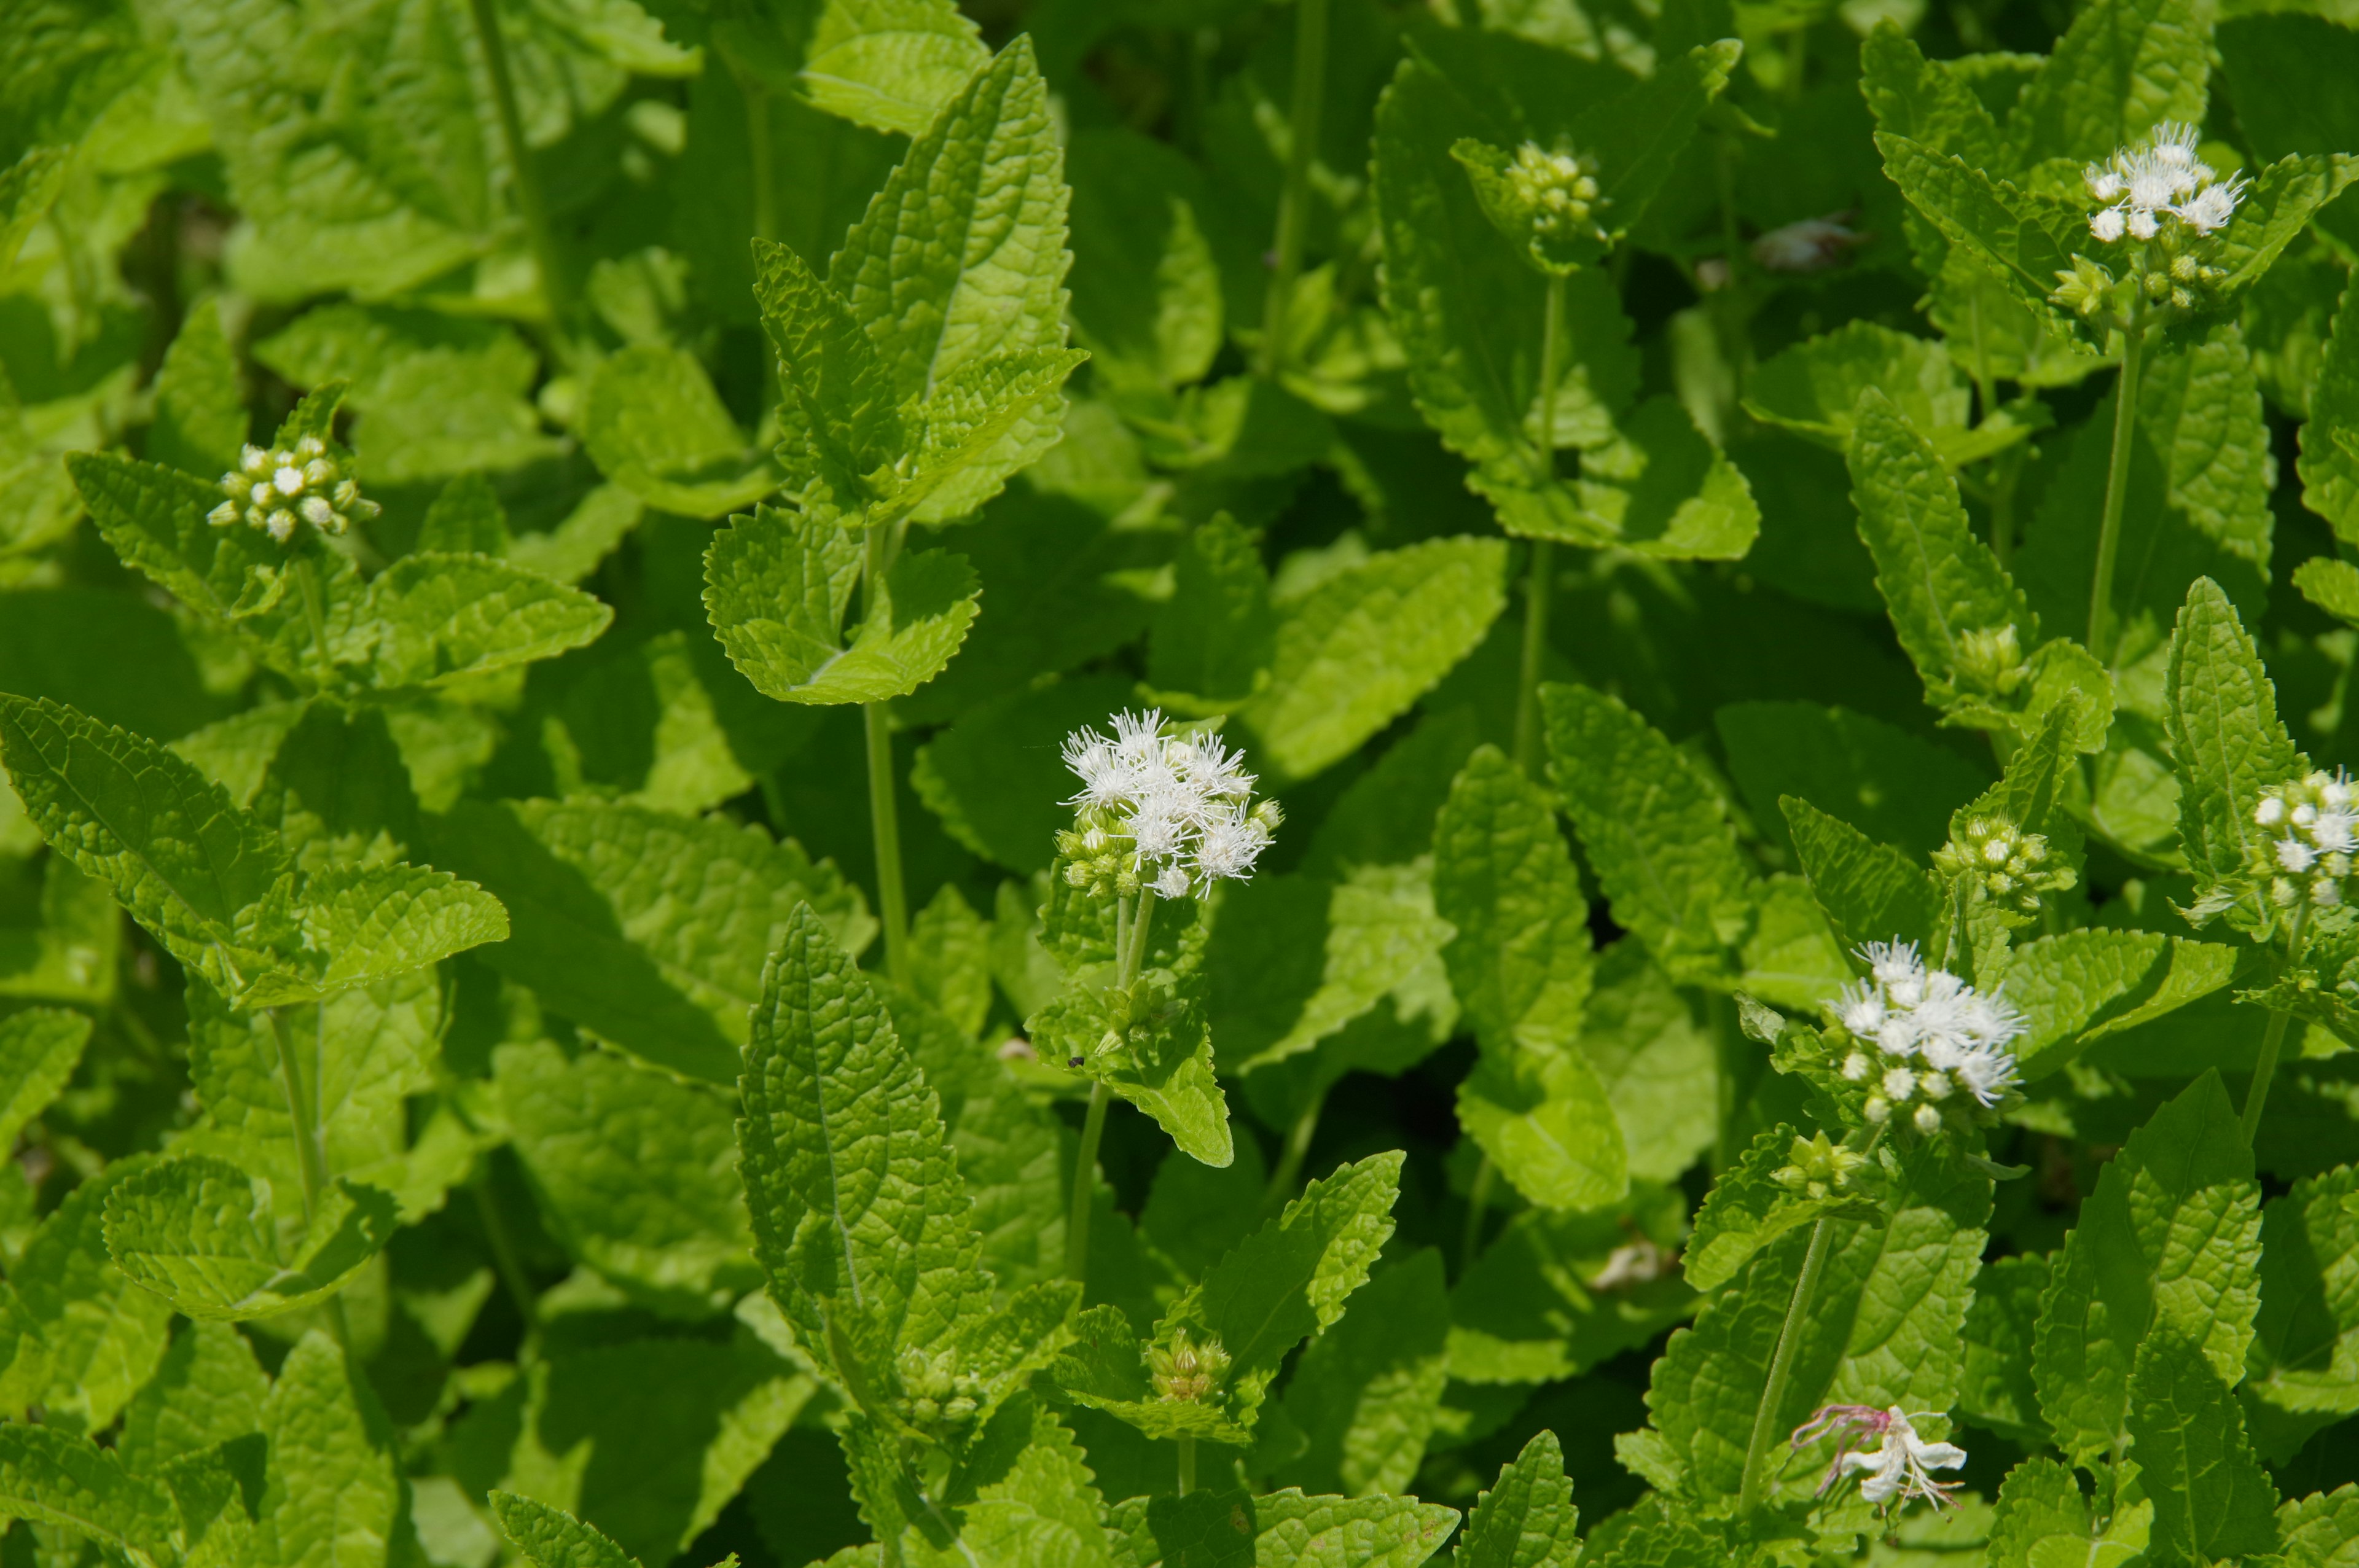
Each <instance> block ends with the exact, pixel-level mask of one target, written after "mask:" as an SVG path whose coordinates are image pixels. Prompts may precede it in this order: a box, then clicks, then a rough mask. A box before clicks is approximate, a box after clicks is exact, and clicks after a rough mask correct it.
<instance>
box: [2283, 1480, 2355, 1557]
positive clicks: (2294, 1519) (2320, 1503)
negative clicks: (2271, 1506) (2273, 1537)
mask: <svg viewBox="0 0 2359 1568" xmlns="http://www.w3.org/2000/svg"><path fill="white" fill-rule="evenodd" d="M2354 1539H2359V1491H2354V1489H2353V1488H2351V1487H2348V1486H2343V1487H2336V1488H2335V1489H2334V1490H2333V1491H2332V1492H2323V1493H2321V1492H2313V1493H2311V1494H2310V1496H2309V1497H2306V1498H2294V1499H2289V1500H2288V1501H2287V1502H2285V1503H2284V1504H2282V1505H2280V1506H2279V1507H2278V1509H2277V1540H2278V1543H2279V1546H2280V1548H2281V1550H2282V1552H2283V1560H2284V1561H2285V1562H2287V1563H2293V1564H2296V1565H2298V1568H2333V1565H2335V1564H2340V1563H2343V1562H2345V1561H2347V1560H2348V1559H2349V1556H2350V1552H2351V1544H2352V1541H2354Z"/></svg>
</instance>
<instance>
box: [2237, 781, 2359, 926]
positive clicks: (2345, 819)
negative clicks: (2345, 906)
mask: <svg viewBox="0 0 2359 1568" xmlns="http://www.w3.org/2000/svg"><path fill="white" fill-rule="evenodd" d="M2253 822H2254V824H2255V825H2256V827H2262V828H2265V829H2267V833H2268V838H2267V845H2266V848H2265V849H2263V850H2262V851H2261V852H2260V857H2259V859H2258V860H2256V864H2255V865H2254V866H2253V868H2252V870H2253V871H2254V873H2255V874H2256V876H2258V877H2259V878H2261V879H2262V880H2263V881H2265V883H2266V885H2267V887H2268V889H2269V896H2270V897H2271V898H2272V899H2273V900H2274V901H2275V902H2276V903H2277V904H2278V905H2279V906H2281V907H2283V908H2287V909H2293V908H2298V907H2299V906H2300V905H2302V904H2303V903H2309V904H2310V905H2312V906H2314V907H2317V908H2321V909H2331V908H2332V907H2334V906H2335V905H2337V904H2340V903H2343V899H2344V897H2345V894H2346V893H2347V892H2348V891H2349V890H2348V889H2347V888H2346V886H2345V884H2346V882H2347V881H2349V879H2350V876H2351V872H2352V866H2353V858H2354V855H2359V785H2354V784H2353V783H2352V781H2351V777H2350V775H2349V774H2347V773H2344V772H2343V770H2342V769H2340V768H2337V769H2336V770H2335V771H2334V772H2332V773H2324V772H2318V773H2309V774H2306V775H2304V776H2303V777H2301V778H2298V779H2294V780H2292V781H2290V782H2288V783H2286V784H2273V785H2271V786H2270V787H2268V788H2267V789H2265V790H2263V791H2262V792H2261V798H2260V800H2259V802H2258V803H2257V804H2256V805H2255V806H2254V807H2253Z"/></svg>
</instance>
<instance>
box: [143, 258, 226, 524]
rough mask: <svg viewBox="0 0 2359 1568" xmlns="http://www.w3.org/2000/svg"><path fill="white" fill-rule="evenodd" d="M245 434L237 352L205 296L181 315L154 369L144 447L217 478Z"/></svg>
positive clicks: (157, 457)
mask: <svg viewBox="0 0 2359 1568" xmlns="http://www.w3.org/2000/svg"><path fill="white" fill-rule="evenodd" d="M245 435H246V417H245V394H244V393H243V392H242V391H241V390H240V389H239V386H238V381H237V356H236V355H235V354H234V352H232V351H231V350H230V346H229V339H228V338H227V337H226V336H224V335H223V331H222V320H221V310H220V308H219V307H218V305H217V304H215V303H214V302H213V301H212V300H206V301H203V302H201V303H200V304H199V305H198V306H197V308H195V309H193V310H190V312H189V314H188V316H187V318H186V319H183V320H182V322H181V323H180V331H179V336H178V337H176V338H174V339H173V340H172V346H171V347H170V348H169V349H168V350H166V351H165V353H164V362H163V364H162V365H160V366H159V367H158V369H157V372H156V420H155V423H154V424H152V425H150V426H148V427H147V447H146V448H145V450H146V452H147V457H148V459H149V460H150V461H153V462H159V463H164V464H167V465H168V466H169V467H172V468H176V469H179V470H182V471H183V472H185V473H192V474H194V475H196V476H197V477H198V478H199V479H208V480H217V479H219V478H221V476H222V475H223V474H224V473H227V472H228V471H229V470H232V469H234V468H235V467H236V466H237V459H238V449H239V448H240V447H241V446H243V445H244V444H245Z"/></svg>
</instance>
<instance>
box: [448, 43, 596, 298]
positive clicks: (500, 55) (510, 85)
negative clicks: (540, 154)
mask: <svg viewBox="0 0 2359 1568" xmlns="http://www.w3.org/2000/svg"><path fill="white" fill-rule="evenodd" d="M468 9H469V10H470V11H471V12H472V13H473V16H474V18H475V37H476V38H477V40H478V41H479V42H480V43H481V44H482V45H483V49H484V70H486V71H487V72H488V73H489V74H490V76H491V79H492V97H493V100H494V103H495V107H496V108H497V109H498V111H499V119H500V139H501V140H502V141H503V142H504V143H505V144H506V147H507V154H508V164H509V167H510V168H513V169H514V170H515V171H516V211H518V212H520V213H521V214H523V217H524V227H525V234H526V236H527V238H528V239H529V240H530V242H531V243H532V259H533V263H534V265H535V266H537V267H538V269H539V272H540V294H541V297H542V298H543V299H545V300H546V301H548V304H549V315H550V317H551V318H553V319H555V320H556V322H557V327H558V330H559V332H560V334H562V333H563V332H564V330H565V327H566V324H567V323H568V322H569V321H571V319H572V317H573V287H572V282H571V279H570V278H568V277H567V276H565V270H564V268H563V267H561V266H560V265H558V259H557V235H556V231H555V230H553V229H552V228H550V226H549V202H548V200H547V198H546V197H545V196H544V195H543V193H542V191H541V189H540V175H539V173H538V170H536V169H535V168H533V164H532V147H531V145H530V144H529V143H527V141H526V140H525V135H524V114H523V113H522V112H521V111H520V110H518V109H517V107H516V77H515V75H514V73H513V72H511V71H510V70H509V69H508V46H507V40H506V38H502V37H501V36H500V18H499V15H498V13H497V12H496V10H495V8H494V0H468Z"/></svg>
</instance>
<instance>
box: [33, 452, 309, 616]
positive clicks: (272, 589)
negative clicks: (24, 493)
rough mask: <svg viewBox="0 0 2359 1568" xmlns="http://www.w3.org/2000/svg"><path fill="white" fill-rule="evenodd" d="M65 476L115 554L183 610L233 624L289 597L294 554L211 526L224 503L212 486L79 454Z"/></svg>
mask: <svg viewBox="0 0 2359 1568" xmlns="http://www.w3.org/2000/svg"><path fill="white" fill-rule="evenodd" d="M66 470H67V471H68V472H69V473H71V474H72V475H73V481H74V485H75V487H76V488H77V489H79V490H80V491H81V492H82V503H83V504H84V505H86V506H88V507H89V508H90V514H91V520H92V522H94V523H96V524H98V531H99V534H100V535H101V536H103V538H104V539H105V540H106V542H107V544H108V545H110V546H113V548H114V553H115V554H116V555H118V556H120V557H123V559H124V562H125V565H127V566H129V567H131V568H133V569H135V570H136V571H138V572H141V573H143V574H145V575H146V576H147V578H149V579H151V580H153V581H154V582H155V583H156V585H157V586H158V587H159V588H162V589H167V590H168V591H169V592H170V593H171V595H172V597H173V598H175V599H177V600H180V602H182V603H183V604H186V605H189V606H190V607H191V608H193V609H197V610H201V611H206V612H207V613H209V614H212V615H215V616H218V617H220V618H221V619H223V620H224V621H234V620H239V619H242V618H245V617H247V616H253V615H258V614H260V613H262V612H263V611H266V610H269V609H270V608H271V607H272V606H274V605H276V604H277V603H278V601H279V600H280V598H281V597H282V596H283V595H284V594H285V593H286V591H287V584H288V573H287V569H286V567H287V558H288V552H287V551H286V550H285V549H283V548H281V547H280V546H278V545H277V544H276V543H274V542H273V541H272V539H271V538H270V535H267V534H266V533H263V532H262V531H261V530H259V529H255V528H247V527H231V528H217V527H215V526H213V524H211V523H209V522H207V521H206V514H208V513H210V512H212V509H213V508H214V507H216V506H218V505H220V504H221V494H222V492H221V489H220V487H219V486H218V485H216V484H214V483H212V481H207V480H201V479H198V478H197V477H195V476H194V475H192V474H187V473H182V472H180V471H179V470H176V469H168V468H165V467H163V466H162V465H160V464H158V463H138V462H133V461H131V460H129V459H127V458H119V457H114V456H111V455H108V454H105V453H100V452H77V453H74V454H73V455H72V456H71V457H69V458H68V459H67V460H66ZM215 477H216V478H218V477H219V476H218V475H216V476H215Z"/></svg>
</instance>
